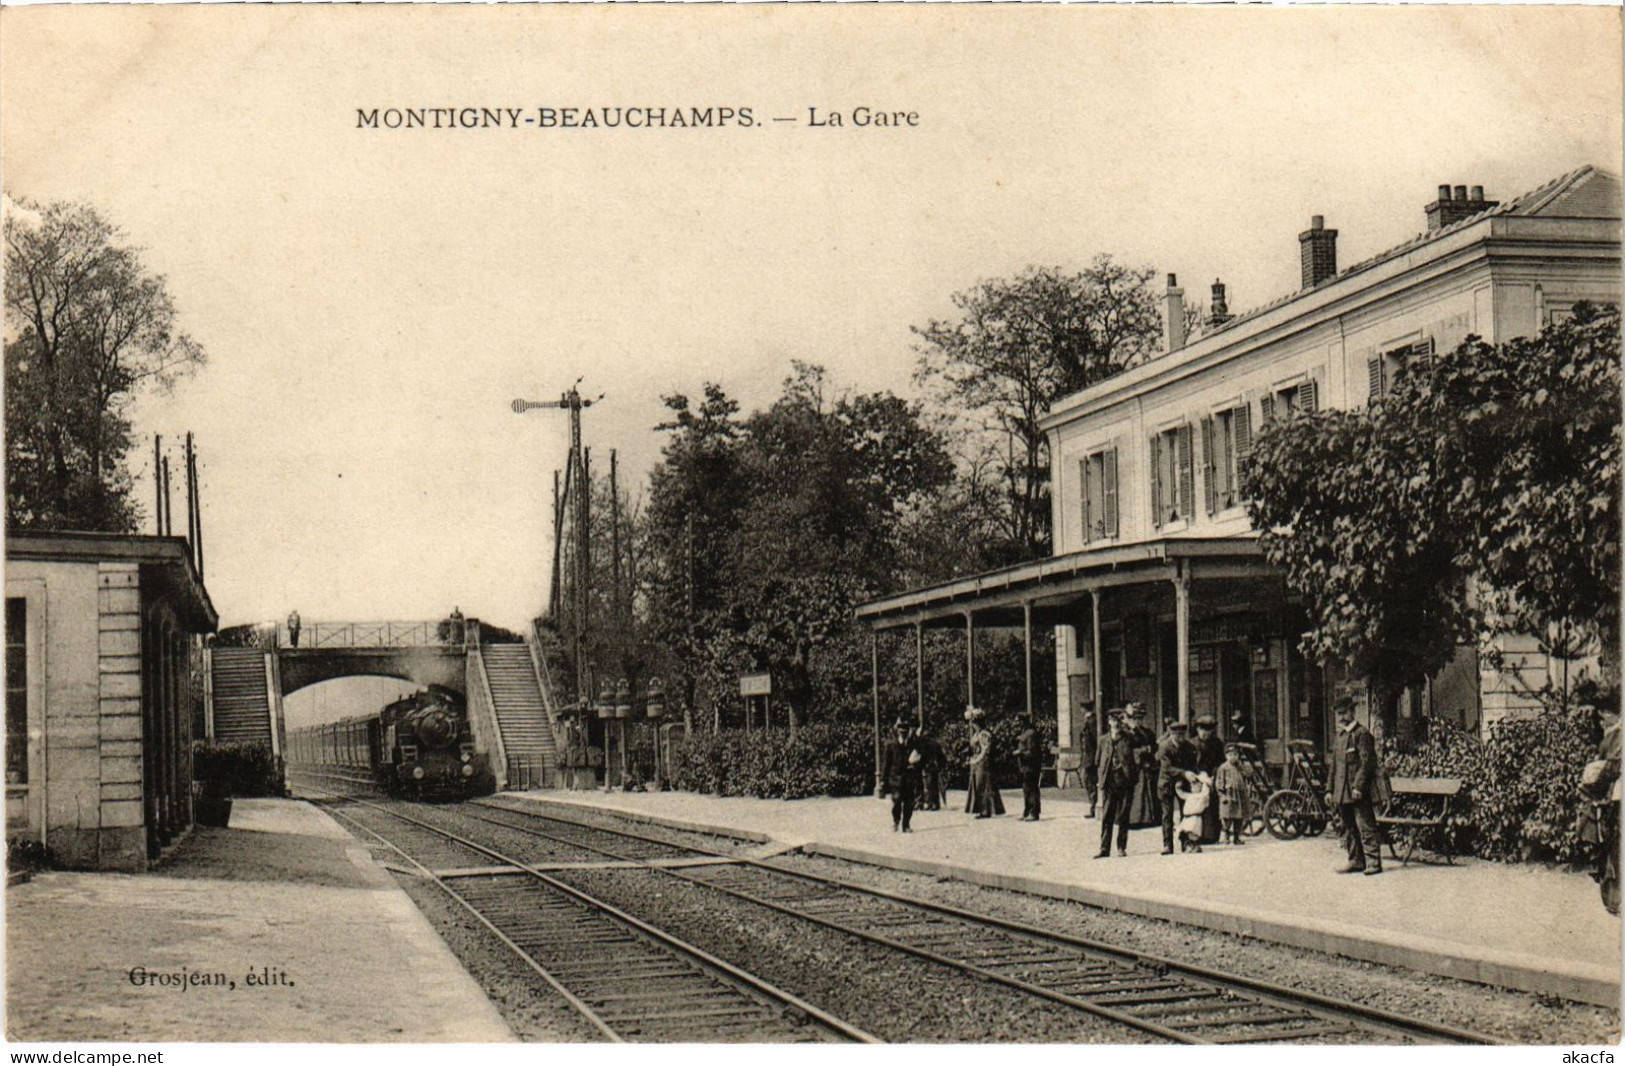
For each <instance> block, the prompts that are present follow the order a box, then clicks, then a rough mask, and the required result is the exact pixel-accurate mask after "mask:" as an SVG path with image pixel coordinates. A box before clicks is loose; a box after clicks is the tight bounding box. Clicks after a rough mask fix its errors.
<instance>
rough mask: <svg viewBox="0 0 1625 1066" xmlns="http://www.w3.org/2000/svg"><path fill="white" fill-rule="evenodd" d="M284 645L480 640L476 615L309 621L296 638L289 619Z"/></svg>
mask: <svg viewBox="0 0 1625 1066" xmlns="http://www.w3.org/2000/svg"><path fill="white" fill-rule="evenodd" d="M277 638H278V639H277V642H278V644H279V645H280V646H281V647H282V648H284V649H288V648H299V649H301V650H303V649H309V648H463V647H465V646H466V644H467V643H470V642H473V643H477V642H478V640H479V622H478V621H477V620H475V619H472V618H470V619H463V618H453V619H441V620H440V621H435V622H421V621H419V622H306V623H304V624H303V625H301V626H300V627H299V636H298V638H297V640H296V639H295V638H294V635H293V634H292V633H291V632H289V630H288V626H287V625H286V623H284V624H282V625H280V626H279V627H278V632H277Z"/></svg>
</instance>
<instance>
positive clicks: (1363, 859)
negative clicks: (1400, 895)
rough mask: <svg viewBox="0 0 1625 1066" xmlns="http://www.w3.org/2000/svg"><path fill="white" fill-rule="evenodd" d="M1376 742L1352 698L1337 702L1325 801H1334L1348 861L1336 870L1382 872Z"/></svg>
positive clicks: (1368, 873)
mask: <svg viewBox="0 0 1625 1066" xmlns="http://www.w3.org/2000/svg"><path fill="white" fill-rule="evenodd" d="M1380 772H1381V771H1380V769H1379V767H1378V765H1377V743H1376V740H1375V739H1374V738H1373V737H1372V736H1371V730H1369V729H1367V728H1366V727H1365V726H1363V725H1361V724H1360V723H1359V722H1357V721H1355V720H1354V701H1353V700H1351V699H1349V698H1348V697H1346V696H1345V697H1343V698H1342V699H1339V700H1338V701H1337V737H1336V739H1335V740H1334V741H1333V743H1332V790H1331V792H1330V793H1329V794H1328V795H1327V797H1326V802H1327V803H1335V804H1337V812H1338V814H1339V815H1340V816H1341V817H1342V819H1343V844H1344V846H1345V847H1346V848H1348V853H1349V862H1348V865H1347V866H1344V867H1341V868H1339V870H1338V873H1345V874H1355V873H1365V874H1367V875H1370V874H1380V873H1382V837H1381V836H1380V835H1378V830H1377V812H1376V808H1375V804H1374V800H1373V794H1374V793H1375V791H1376V788H1377V777H1378V774H1379V773H1380Z"/></svg>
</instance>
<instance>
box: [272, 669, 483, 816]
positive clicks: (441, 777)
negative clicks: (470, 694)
mask: <svg viewBox="0 0 1625 1066" xmlns="http://www.w3.org/2000/svg"><path fill="white" fill-rule="evenodd" d="M289 755H290V756H291V757H292V761H293V762H294V763H295V764H302V765H306V766H310V767H313V768H320V769H329V770H338V771H352V772H360V773H366V774H370V775H372V777H373V779H374V780H375V781H376V782H377V784H378V786H379V787H380V788H382V789H383V790H384V791H386V792H388V793H389V794H390V795H392V796H406V797H410V798H413V799H462V798H463V797H466V796H470V795H474V794H475V793H477V792H480V791H488V790H489V788H490V773H489V770H488V768H487V766H486V762H487V760H486V758H485V756H484V755H483V754H482V753H481V752H480V751H479V750H478V748H477V746H476V745H475V742H474V734H473V730H472V729H471V728H470V726H469V722H468V710H467V708H466V706H465V705H464V701H463V697H462V696H461V695H460V694H458V693H457V692H456V691H454V690H452V689H449V688H444V687H442V686H440V685H431V686H429V688H428V689H426V690H424V691H422V692H418V693H415V694H413V695H411V696H407V697H406V698H404V699H399V700H396V701H395V702H393V703H390V704H388V705H386V706H385V707H384V708H383V709H382V710H381V711H379V712H378V713H377V714H373V715H366V716H362V717H357V718H345V719H340V720H339V721H336V722H328V723H326V724H323V725H317V726H307V727H305V728H303V729H297V730H294V731H293V733H292V736H291V738H290V742H289Z"/></svg>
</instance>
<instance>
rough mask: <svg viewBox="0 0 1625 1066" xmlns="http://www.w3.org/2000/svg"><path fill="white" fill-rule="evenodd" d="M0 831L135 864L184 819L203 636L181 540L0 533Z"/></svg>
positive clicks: (203, 604) (102, 863) (63, 850)
mask: <svg viewBox="0 0 1625 1066" xmlns="http://www.w3.org/2000/svg"><path fill="white" fill-rule="evenodd" d="M5 584H6V618H5V640H6V749H5V751H6V837H7V840H8V841H11V840H16V839H27V840H32V841H37V842H39V843H40V844H42V845H44V846H45V847H47V848H49V849H50V852H51V854H52V855H53V856H54V857H55V858H56V860H57V861H59V862H61V863H63V864H64V865H67V866H70V867H76V868H81V869H102V870H141V869H145V868H146V865H147V863H148V862H149V861H150V860H152V859H154V858H156V857H157V856H158V854H159V853H160V851H161V850H162V849H163V847H164V846H165V845H167V844H169V843H170V842H172V841H173V840H175V839H176V838H177V837H178V836H179V835H180V834H181V833H182V832H184V831H185V830H186V829H187V828H188V827H189V826H190V825H191V824H192V796H191V788H192V771H191V767H192V738H193V736H194V732H195V731H196V729H197V723H198V722H199V721H201V719H202V706H203V704H202V700H203V669H202V662H203V659H202V638H203V635H204V634H206V633H211V632H213V631H214V629H215V627H216V625H217V623H218V618H217V616H216V614H215V610H214V606H213V605H212V604H211V603H210V601H209V595H208V592H207V591H206V590H205V588H204V586H203V580H202V577H201V576H200V574H199V573H198V570H197V568H196V566H195V565H194V563H193V559H192V554H191V549H190V548H189V546H188V544H187V542H186V541H185V540H184V539H182V538H179V537H149V536H124V535H114V534H103V533H67V532H64V533H26V532H24V533H17V532H14V533H9V534H7V536H6V575H5Z"/></svg>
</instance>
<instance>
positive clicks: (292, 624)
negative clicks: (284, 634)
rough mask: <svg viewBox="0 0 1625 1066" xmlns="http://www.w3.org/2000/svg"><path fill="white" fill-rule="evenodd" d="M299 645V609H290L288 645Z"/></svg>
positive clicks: (291, 646)
mask: <svg viewBox="0 0 1625 1066" xmlns="http://www.w3.org/2000/svg"><path fill="white" fill-rule="evenodd" d="M298 646H299V612H298V611H289V612H288V647H290V648H297V647H298Z"/></svg>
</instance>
